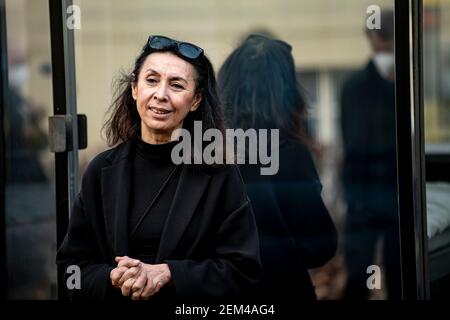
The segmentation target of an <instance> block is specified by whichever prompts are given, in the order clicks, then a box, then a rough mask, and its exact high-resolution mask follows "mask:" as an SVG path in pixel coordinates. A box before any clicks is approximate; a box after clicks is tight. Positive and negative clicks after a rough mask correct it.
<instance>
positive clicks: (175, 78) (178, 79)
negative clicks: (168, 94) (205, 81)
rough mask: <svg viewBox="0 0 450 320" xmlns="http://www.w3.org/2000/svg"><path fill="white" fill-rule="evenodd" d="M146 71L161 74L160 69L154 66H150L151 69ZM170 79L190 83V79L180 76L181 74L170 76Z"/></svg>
mask: <svg viewBox="0 0 450 320" xmlns="http://www.w3.org/2000/svg"><path fill="white" fill-rule="evenodd" d="M145 72H146V73H156V74H158V75H159V74H160V73H159V72H158V71H156V70H154V69H152V68H149V69H147V70H145ZM170 80H172V81H184V82H186V83H188V81H187V80H186V79H185V78H183V77H180V76H173V77H170Z"/></svg>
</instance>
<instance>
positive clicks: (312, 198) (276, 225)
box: [240, 141, 337, 302]
mask: <svg viewBox="0 0 450 320" xmlns="http://www.w3.org/2000/svg"><path fill="white" fill-rule="evenodd" d="M279 159H280V162H279V171H278V173H277V174H275V175H273V176H264V175H261V174H260V171H259V166H256V165H243V166H241V167H240V169H241V172H242V176H243V178H244V182H245V184H246V186H247V192H248V195H249V197H250V199H251V201H252V205H253V210H254V212H255V217H256V224H257V226H258V232H259V239H260V247H261V261H262V264H263V274H264V275H263V280H262V283H261V286H260V289H259V290H258V292H259V298H260V300H261V301H279V302H283V301H286V300H296V301H301V300H302V299H309V300H310V299H315V298H316V295H315V292H314V287H313V285H312V282H311V279H310V277H309V274H308V271H307V270H308V269H310V268H315V267H319V266H321V265H323V264H325V263H326V262H327V261H328V260H329V259H331V258H332V257H333V255H334V253H335V251H336V246H337V233H336V229H335V226H334V223H333V221H332V220H331V217H330V215H329V213H328V210H327V208H326V207H325V205H324V203H323V201H322V198H321V195H320V193H321V189H322V185H321V183H320V181H319V177H318V174H317V172H316V169H315V166H314V163H313V160H312V158H311V155H310V152H309V150H308V149H307V148H306V147H305V146H304V145H303V144H300V143H297V142H291V141H284V143H283V144H282V145H281V146H280V153H279ZM287 288H289V289H287Z"/></svg>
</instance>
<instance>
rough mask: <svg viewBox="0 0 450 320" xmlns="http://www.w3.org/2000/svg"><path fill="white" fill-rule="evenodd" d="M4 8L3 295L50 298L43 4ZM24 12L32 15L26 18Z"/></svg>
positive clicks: (52, 245) (52, 232)
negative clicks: (5, 275)
mask: <svg viewBox="0 0 450 320" xmlns="http://www.w3.org/2000/svg"><path fill="white" fill-rule="evenodd" d="M6 9H7V10H6V18H7V39H8V40H7V46H8V71H9V74H8V78H9V86H8V91H7V93H6V97H7V101H6V104H5V106H6V109H5V110H4V111H5V131H6V132H5V136H6V154H5V162H6V183H5V194H6V199H5V200H6V208H5V209H6V244H7V272H8V298H9V299H51V298H56V295H55V287H56V286H55V285H56V267H55V263H54V256H55V253H56V229H55V228H56V226H55V209H54V193H55V190H54V185H53V173H52V171H53V165H52V159H51V158H52V154H50V152H49V151H48V148H47V140H48V139H47V128H46V122H47V116H48V115H49V114H50V112H51V108H52V105H51V85H50V81H51V79H50V78H51V77H50V72H49V67H48V66H49V61H50V47H49V38H50V34H49V26H48V11H47V10H48V8H47V2H46V1H33V2H32V3H30V2H29V1H6ZM30 13H32V14H33V16H34V17H35V20H32V21H30V20H27V19H26V16H27V14H30ZM44 39H45V40H44ZM41 40H42V41H41Z"/></svg>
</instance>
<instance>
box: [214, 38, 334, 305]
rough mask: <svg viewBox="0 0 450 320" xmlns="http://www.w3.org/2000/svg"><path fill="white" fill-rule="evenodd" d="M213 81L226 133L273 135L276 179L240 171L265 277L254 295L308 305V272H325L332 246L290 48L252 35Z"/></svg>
mask: <svg viewBox="0 0 450 320" xmlns="http://www.w3.org/2000/svg"><path fill="white" fill-rule="evenodd" d="M218 80H219V87H220V89H221V94H222V96H223V101H224V104H225V108H226V115H227V119H228V122H229V125H230V126H232V127H234V128H242V129H248V128H254V129H278V130H279V136H280V141H279V158H280V159H279V162H280V163H279V171H278V173H276V174H275V175H272V176H262V175H260V174H259V168H258V166H254V165H245V166H241V168H240V169H241V172H242V175H243V178H244V182H245V184H246V185H247V191H248V194H249V197H250V199H251V201H252V206H253V210H254V212H255V216H256V224H257V226H258V231H259V239H260V245H261V261H262V264H263V272H264V276H263V281H262V284H261V289H260V290H258V292H259V293H260V295H261V298H263V299H264V298H267V297H271V298H272V299H277V300H278V301H285V300H286V299H299V298H300V299H301V298H305V299H315V298H316V295H315V292H314V288H313V285H312V282H311V279H310V277H309V275H308V272H307V270H308V269H310V268H315V267H319V266H321V265H323V264H325V263H326V262H327V261H328V260H329V259H330V258H331V257H332V256H333V255H334V252H335V250H336V242H337V240H336V230H335V227H334V224H333V222H332V220H331V218H330V216H329V214H328V211H327V208H326V207H325V205H324V203H323V201H322V198H321V195H320V193H321V188H322V187H321V184H320V181H319V177H318V175H317V172H316V169H315V167H314V163H313V160H312V157H311V154H310V149H311V148H312V146H313V144H312V143H311V140H310V139H309V138H308V133H307V131H306V126H305V117H304V115H305V108H306V107H305V106H306V104H305V100H304V98H303V96H302V94H301V92H300V90H299V87H298V84H297V79H296V73H295V66H294V60H293V57H292V54H291V46H290V45H289V44H287V43H286V42H283V41H280V40H274V39H271V38H268V37H265V36H262V35H251V36H249V37H248V38H247V39H246V40H245V41H244V42H243V43H242V44H241V45H240V46H239V47H238V48H237V49H235V50H234V51H233V52H232V53H231V55H230V56H229V57H228V58H227V59H226V61H225V62H224V64H223V66H222V68H221V70H220V72H219V77H218ZM280 279H286V281H280ZM287 283H289V288H291V289H292V290H289V291H287V290H286V285H287ZM266 301H267V300H266ZM269 301H270V300H269Z"/></svg>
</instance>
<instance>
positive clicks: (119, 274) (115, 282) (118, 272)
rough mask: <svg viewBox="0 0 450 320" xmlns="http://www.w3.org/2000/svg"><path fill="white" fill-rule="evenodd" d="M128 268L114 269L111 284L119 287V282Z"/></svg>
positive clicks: (111, 274)
mask: <svg viewBox="0 0 450 320" xmlns="http://www.w3.org/2000/svg"><path fill="white" fill-rule="evenodd" d="M127 270H128V268H127V267H119V268H114V269H113V270H112V271H111V273H110V278H111V283H112V284H113V286H118V283H119V280H120V278H121V277H122V275H123V274H124V273H125V271H127Z"/></svg>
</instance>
